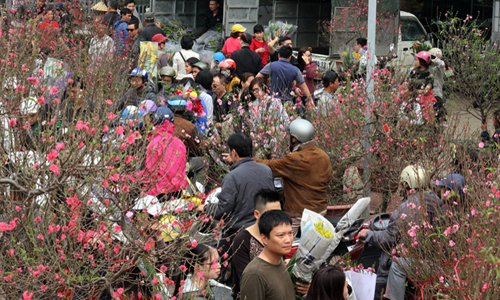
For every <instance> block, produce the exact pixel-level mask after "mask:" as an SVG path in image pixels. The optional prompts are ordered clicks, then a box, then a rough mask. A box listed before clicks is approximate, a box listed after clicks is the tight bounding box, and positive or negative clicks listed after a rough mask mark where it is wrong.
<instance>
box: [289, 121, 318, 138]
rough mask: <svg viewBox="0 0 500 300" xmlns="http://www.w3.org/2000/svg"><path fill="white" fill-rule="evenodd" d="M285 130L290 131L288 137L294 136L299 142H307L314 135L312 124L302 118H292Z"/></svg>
mask: <svg viewBox="0 0 500 300" xmlns="http://www.w3.org/2000/svg"><path fill="white" fill-rule="evenodd" d="M287 131H289V132H290V138H291V137H294V138H296V139H297V140H298V141H299V142H301V143H305V142H309V141H310V140H312V139H313V137H314V126H313V124H311V122H309V121H307V120H304V119H296V120H293V122H292V123H290V125H289V126H288V127H287Z"/></svg>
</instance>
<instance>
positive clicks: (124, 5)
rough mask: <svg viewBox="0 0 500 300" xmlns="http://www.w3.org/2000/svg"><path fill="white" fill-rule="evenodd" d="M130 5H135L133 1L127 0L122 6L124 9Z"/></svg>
mask: <svg viewBox="0 0 500 300" xmlns="http://www.w3.org/2000/svg"><path fill="white" fill-rule="evenodd" d="M130 3H134V4H135V0H127V1H125V4H123V7H126V6H127V5H129V4H130Z"/></svg>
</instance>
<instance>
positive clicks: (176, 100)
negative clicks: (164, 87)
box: [167, 95, 187, 112]
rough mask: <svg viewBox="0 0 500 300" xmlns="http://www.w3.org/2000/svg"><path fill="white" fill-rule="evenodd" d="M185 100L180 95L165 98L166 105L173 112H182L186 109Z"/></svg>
mask: <svg viewBox="0 0 500 300" xmlns="http://www.w3.org/2000/svg"><path fill="white" fill-rule="evenodd" d="M186 104H187V101H186V100H184V99H183V98H182V97H181V96H177V95H174V96H172V97H170V99H168V100H167V105H168V107H169V108H170V109H171V110H172V111H174V112H183V111H185V110H186Z"/></svg>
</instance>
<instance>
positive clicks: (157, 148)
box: [138, 107, 187, 201]
mask: <svg viewBox="0 0 500 300" xmlns="http://www.w3.org/2000/svg"><path fill="white" fill-rule="evenodd" d="M153 121H154V124H155V126H156V128H155V133H154V135H153V137H152V138H150V142H149V144H148V147H147V154H146V166H145V169H144V171H141V172H139V174H138V175H139V176H140V178H143V182H144V183H145V186H144V187H143V188H144V189H145V190H146V191H147V192H146V194H147V195H153V196H157V197H158V199H160V201H162V200H163V201H166V200H170V198H171V197H172V196H173V197H179V196H180V195H181V192H182V190H183V189H185V188H186V186H187V180H186V146H185V145H184V143H182V141H181V140H180V139H178V138H177V137H175V136H174V130H175V125H174V113H173V112H172V111H171V110H170V108H168V107H160V108H158V110H157V111H156V113H155V114H154V116H153ZM161 198H163V199H161Z"/></svg>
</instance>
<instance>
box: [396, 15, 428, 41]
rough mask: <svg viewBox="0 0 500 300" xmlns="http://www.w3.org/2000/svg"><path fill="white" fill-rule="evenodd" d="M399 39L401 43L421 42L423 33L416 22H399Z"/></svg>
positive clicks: (423, 37)
mask: <svg viewBox="0 0 500 300" xmlns="http://www.w3.org/2000/svg"><path fill="white" fill-rule="evenodd" d="M400 23H401V39H402V40H403V41H423V40H425V32H424V31H423V29H422V27H420V24H419V23H418V22H417V21H416V20H404V19H402V20H400Z"/></svg>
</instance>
